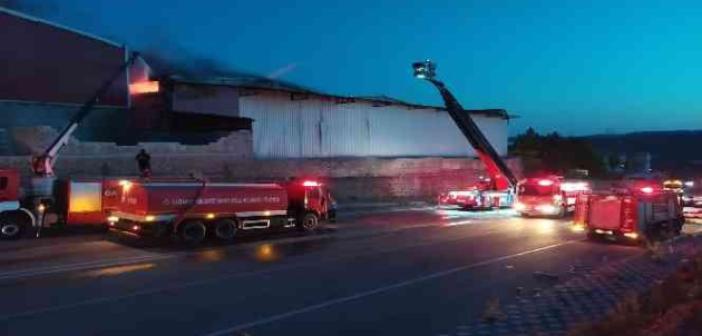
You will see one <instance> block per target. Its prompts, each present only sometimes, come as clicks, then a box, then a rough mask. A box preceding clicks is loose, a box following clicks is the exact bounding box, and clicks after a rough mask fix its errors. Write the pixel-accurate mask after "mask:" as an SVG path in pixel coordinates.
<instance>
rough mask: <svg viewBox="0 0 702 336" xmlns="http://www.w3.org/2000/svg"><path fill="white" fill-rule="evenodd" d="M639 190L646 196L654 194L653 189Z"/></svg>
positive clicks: (644, 188) (643, 188)
mask: <svg viewBox="0 0 702 336" xmlns="http://www.w3.org/2000/svg"><path fill="white" fill-rule="evenodd" d="M639 190H641V192H642V193H644V194H652V193H653V187H642V188H641V189H639Z"/></svg>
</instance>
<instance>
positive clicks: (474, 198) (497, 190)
mask: <svg viewBox="0 0 702 336" xmlns="http://www.w3.org/2000/svg"><path fill="white" fill-rule="evenodd" d="M412 68H413V70H414V76H415V77H416V78H419V79H424V80H426V81H428V82H430V83H431V84H433V85H434V86H435V87H436V89H437V90H439V93H440V94H441V98H442V99H443V100H444V104H445V105H446V110H447V111H448V113H449V116H450V117H451V119H452V120H453V121H454V122H455V123H456V126H458V129H459V130H461V133H463V135H464V136H465V137H466V139H468V142H469V143H470V145H471V146H472V147H473V149H474V150H475V152H476V154H477V155H478V158H479V159H480V161H481V162H482V163H483V164H484V165H485V169H486V171H487V173H488V176H489V179H486V180H482V181H480V183H478V184H477V185H473V186H470V187H468V188H465V189H461V190H450V191H448V192H444V193H442V194H441V195H439V206H441V207H458V208H463V209H489V208H501V207H511V206H512V203H513V202H514V189H515V187H516V185H517V182H518V180H517V178H516V177H515V175H514V173H512V171H511V170H510V169H509V167H508V166H507V164H506V163H505V162H504V160H502V158H501V157H500V156H499V154H497V151H496V150H495V148H494V147H493V146H492V145H491V144H490V142H489V141H488V140H487V138H486V137H485V135H484V134H483V132H482V131H480V128H478V125H477V124H476V123H475V121H474V120H473V118H471V116H470V114H469V113H468V112H466V111H465V110H464V109H463V106H461V104H460V103H459V102H458V100H457V99H456V98H455V97H454V96H453V94H452V93H451V92H450V91H449V89H448V88H447V87H446V85H445V84H444V83H443V82H441V81H439V80H437V79H436V65H435V64H434V63H433V62H432V61H430V60H426V61H423V62H415V63H413V64H412Z"/></svg>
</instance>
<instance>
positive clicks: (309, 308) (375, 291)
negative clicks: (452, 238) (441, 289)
mask: <svg viewBox="0 0 702 336" xmlns="http://www.w3.org/2000/svg"><path fill="white" fill-rule="evenodd" d="M573 242H574V241H572V240H571V241H565V242H562V243H558V244H552V245H547V246H543V247H539V248H536V249H532V250H528V251H523V252H519V253H515V254H510V255H506V256H502V257H497V258H492V259H488V260H483V261H480V262H477V263H473V264H468V265H463V266H458V267H454V268H450V269H447V270H444V271H439V272H435V273H431V274H427V275H423V276H420V277H416V278H412V279H409V280H405V281H400V282H397V283H394V284H391V285H387V286H382V287H378V288H375V289H371V290H368V291H363V292H358V293H356V294H352V295H348V296H344V297H340V298H336V299H332V300H328V301H324V302H321V303H318V304H314V305H311V306H307V307H303V308H299V309H294V310H290V311H287V312H285V313H280V314H276V315H272V316H268V317H264V318H262V319H258V320H255V321H251V322H247V323H243V324H238V325H235V326H232V327H228V328H225V329H221V330H217V331H214V332H211V333H208V334H206V336H219V335H228V334H231V333H233V332H236V331H241V330H245V329H249V328H253V327H257V326H260V325H264V324H269V323H271V322H275V321H279V320H283V319H286V318H289V317H292V316H295V315H300V314H304V313H309V312H312V311H315V310H320V309H323V308H327V307H330V306H334V305H338V304H342V303H346V302H349V301H354V300H358V299H363V298H366V297H369V296H372V295H375V294H380V293H384V292H388V291H391V290H394V289H399V288H403V287H407V286H411V285H414V284H418V283H422V282H426V281H429V280H433V279H437V278H441V277H445V276H448V275H452V274H455V273H458V272H463V271H466V270H469V269H473V268H476V267H480V266H487V265H490V264H495V263H498V262H502V261H505V260H508V259H512V258H516V257H521V256H525V255H529V254H533V253H537V252H541V251H545V250H549V249H553V248H556V247H560V246H563V245H567V244H571V243H573Z"/></svg>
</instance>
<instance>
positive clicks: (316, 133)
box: [168, 77, 509, 158]
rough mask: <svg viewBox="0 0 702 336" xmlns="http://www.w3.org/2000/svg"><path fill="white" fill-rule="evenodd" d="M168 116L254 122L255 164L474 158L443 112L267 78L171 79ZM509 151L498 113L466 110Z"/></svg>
mask: <svg viewBox="0 0 702 336" xmlns="http://www.w3.org/2000/svg"><path fill="white" fill-rule="evenodd" d="M168 81H169V82H170V83H171V84H170V85H169V87H171V88H172V90H173V94H172V95H170V96H172V97H173V103H172V106H173V108H174V110H179V111H183V112H185V111H187V112H189V113H203V114H204V113H207V114H216V115H220V116H229V117H241V118H247V119H250V120H252V121H253V124H252V126H251V129H252V136H253V152H254V156H255V157H257V158H322V157H359V156H360V157H367V156H370V157H422V156H444V157H465V156H474V155H475V153H474V151H473V150H472V148H471V147H470V146H469V145H468V142H467V140H466V139H465V137H464V136H463V135H462V134H461V133H460V131H459V130H458V128H457V127H456V125H455V124H454V123H453V121H452V120H451V119H450V117H449V115H448V113H446V111H445V110H444V109H443V108H439V107H432V106H423V105H418V104H412V103H407V102H403V101H400V100H397V99H393V98H389V97H347V96H339V95H331V94H325V93H320V92H316V91H313V90H309V89H305V88H300V87H298V86H294V85H290V84H287V83H280V82H276V81H271V80H267V79H265V78H251V77H242V78H218V79H209V80H207V79H199V80H184V79H176V80H174V79H169V80H168ZM466 113H471V114H472V116H473V118H474V119H475V120H476V122H477V124H478V126H479V127H480V128H481V130H482V131H483V132H485V134H486V136H487V138H488V140H489V141H490V142H491V143H492V144H493V146H495V148H496V149H497V151H498V153H500V154H501V155H506V153H507V126H508V121H509V117H508V115H507V113H506V112H505V111H504V110H500V109H492V110H470V111H466Z"/></svg>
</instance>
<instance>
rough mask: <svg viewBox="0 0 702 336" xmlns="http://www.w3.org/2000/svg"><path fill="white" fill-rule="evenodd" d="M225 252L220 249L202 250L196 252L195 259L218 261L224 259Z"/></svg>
mask: <svg viewBox="0 0 702 336" xmlns="http://www.w3.org/2000/svg"><path fill="white" fill-rule="evenodd" d="M224 257H225V253H224V250H222V249H210V250H204V251H202V252H199V253H198V254H197V259H198V260H201V261H220V260H222V259H224Z"/></svg>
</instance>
